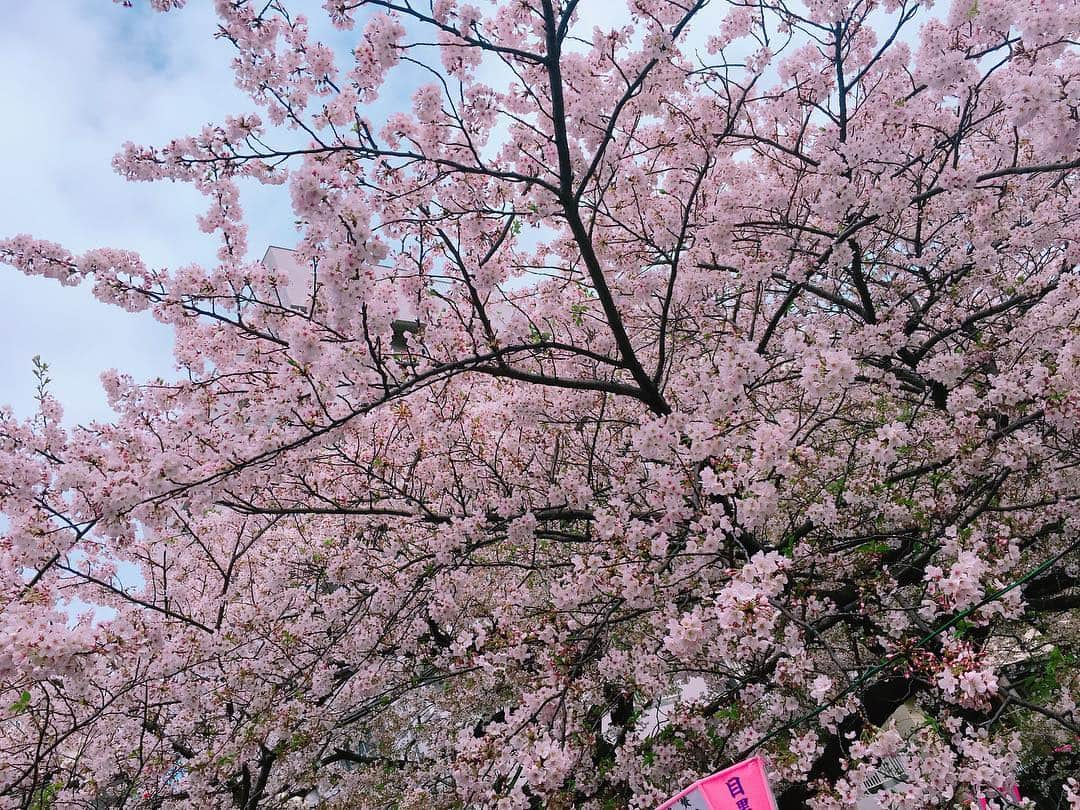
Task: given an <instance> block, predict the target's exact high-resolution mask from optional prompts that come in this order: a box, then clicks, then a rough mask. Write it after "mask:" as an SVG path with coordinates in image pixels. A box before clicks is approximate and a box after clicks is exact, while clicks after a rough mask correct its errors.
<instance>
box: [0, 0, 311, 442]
mask: <svg viewBox="0 0 1080 810" xmlns="http://www.w3.org/2000/svg"><path fill="white" fill-rule="evenodd" d="M210 7H211V4H210V3H208V2H195V3H191V4H190V5H189V6H188V7H187V8H184V9H182V10H181V11H178V12H175V11H174V12H171V13H169V14H154V13H151V12H149V11H146V10H144V9H139V8H136V9H124V8H122V7H121V6H119V5H116V4H113V3H111V2H107V1H106V0H94V1H93V2H89V0H50V2H47V3H44V2H28V3H5V4H4V22H3V25H0V98H2V99H3V100H4V111H5V123H4V126H3V127H0V181H2V192H0V235H3V236H11V235H14V234H18V233H29V234H32V235H33V236H37V237H41V238H45V239H50V240H52V241H55V242H59V243H61V244H63V245H64V246H65V247H67V248H69V249H71V250H73V251H76V252H79V251H82V250H85V249H88V248H94V247H121V248H130V249H134V250H136V251H138V252H139V253H141V254H142V256H143V258H144V259H145V260H146V261H147V262H148V263H149V264H152V265H154V266H166V267H177V266H181V265H184V264H188V263H190V262H192V261H198V262H204V263H212V262H213V260H214V251H215V249H216V244H215V242H214V240H213V239H212V238H211V237H208V236H206V235H205V234H203V233H201V232H200V231H199V230H198V228H197V226H196V225H195V222H194V217H195V215H196V214H197V213H199V212H200V211H202V210H203V209H204V208H205V206H204V203H203V199H202V197H201V196H200V195H199V194H198V193H197V192H195V191H194V190H193V189H192V188H190V187H189V186H186V185H177V184H172V183H129V182H126V181H124V180H122V179H121V178H120V177H119V176H117V175H116V174H115V173H114V172H113V170H112V167H111V165H110V161H111V160H112V157H113V155H114V154H115V153H116V152H117V151H118V150H119V148H120V145H121V144H122V143H123V142H124V141H127V140H132V141H135V142H136V143H146V144H161V143H164V142H166V141H168V140H169V139H171V138H173V137H177V136H180V135H187V134H190V133H193V132H195V131H196V130H197V129H198V127H199V126H201V125H202V124H204V123H209V122H212V121H220V120H221V119H222V118H223V117H224V115H225V114H227V113H232V112H237V111H241V110H246V109H250V102H248V101H247V100H246V98H245V97H244V96H243V95H242V94H241V93H240V92H239V91H238V90H237V89H236V88H235V87H234V86H233V82H232V74H231V72H230V70H229V60H230V58H231V53H230V51H231V46H230V45H229V44H228V43H225V42H222V41H219V40H215V39H213V32H214V28H215V26H214V18H213V15H212V13H211V12H210ZM277 191H278V193H277V194H274V193H273V192H272V191H268V190H260V189H250V190H246V192H247V193H246V194H245V199H244V202H245V204H246V207H247V209H248V211H249V214H250V216H249V225H250V227H251V238H250V242H249V244H250V248H251V251H252V252H253V253H254V252H256V251H258V252H259V253H260V254H261V250H262V249H263V248H264V247H265V246H266V244H268V243H270V242H276V243H278V244H281V243H288V242H289V241H290V240H291V239H293V233H292V227H291V218H290V216H289V213H288V210H287V208H285V207H284V205H283V203H284V202H285V201H286V200H287V195H281V194H280V189H279V190H277ZM283 231H284V233H283ZM0 301H2V302H3V305H4V311H3V317H2V318H0V380H2V384H0V404H5V403H6V404H10V405H12V406H13V407H14V409H15V411H16V413H17V414H19V415H20V416H27V415H29V414H31V413H32V412H33V406H34V403H33V388H34V380H33V377H32V375H31V358H32V357H33V356H34V355H35V354H40V355H41V356H42V359H44V360H45V361H46V362H48V363H49V364H50V366H51V368H52V372H51V375H52V378H53V384H52V388H53V389H54V393H55V394H56V395H57V397H58V398H59V400H60V401H61V402H62V403H63V404H64V406H65V410H66V412H67V418H68V421H69V422H85V421H88V420H90V419H95V418H97V419H101V418H108V416H109V413H110V412H109V410H108V408H107V406H106V404H105V398H104V395H103V393H102V391H101V385H100V383H99V380H98V377H99V375H100V374H101V372H102V371H103V370H105V369H107V368H112V367H115V368H118V369H120V370H121V371H125V372H128V373H131V374H132V375H133V376H134V377H135V378H136V379H146V378H150V377H154V376H158V375H162V376H171V375H172V374H173V364H172V360H171V329H168V328H166V327H164V326H162V325H161V324H159V323H157V322H156V321H154V320H153V318H152V317H150V316H149V315H148V314H144V315H141V316H133V315H131V314H130V313H126V312H123V311H122V310H119V309H117V308H114V307H109V306H106V305H104V304H101V303H99V302H97V301H96V300H95V299H94V298H93V297H92V295H91V294H90V290H89V288H85V289H84V288H78V287H77V288H72V287H61V286H60V285H59V284H57V283H55V282H52V281H50V280H48V279H43V278H27V277H24V276H22V275H21V274H19V273H18V272H16V271H14V270H12V269H11V268H9V267H3V266H0Z"/></svg>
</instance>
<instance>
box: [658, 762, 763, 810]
mask: <svg viewBox="0 0 1080 810" xmlns="http://www.w3.org/2000/svg"><path fill="white" fill-rule="evenodd" d="M657 810H776V801H775V800H774V799H773V795H772V791H771V790H770V789H769V780H768V777H766V776H765V762H764V760H762V759H761V757H753V758H752V759H748V760H746V761H745V762H740V763H739V764H738V765H732V766H731V767H730V768H725V769H724V770H722V771H720V772H719V773H714V774H713V775H712V776H706V777H705V778H704V779H699V780H698V781H697V782H694V784H692V785H691V786H690V787H688V788H687V789H686V790H684V791H682V792H681V793H679V794H678V795H677V796H675V797H674V798H671V799H668V800H667V801H666V802H664V803H663V804H662V805H660V807H658V808H657Z"/></svg>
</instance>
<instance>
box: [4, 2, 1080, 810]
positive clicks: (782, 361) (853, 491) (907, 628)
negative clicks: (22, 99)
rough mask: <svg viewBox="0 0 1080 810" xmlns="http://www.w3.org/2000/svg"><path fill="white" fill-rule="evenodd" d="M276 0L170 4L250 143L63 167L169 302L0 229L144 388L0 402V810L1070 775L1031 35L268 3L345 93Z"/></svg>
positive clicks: (911, 22) (481, 801) (849, 785)
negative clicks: (161, 345) (191, 21)
mask: <svg viewBox="0 0 1080 810" xmlns="http://www.w3.org/2000/svg"><path fill="white" fill-rule="evenodd" d="M182 4H183V3H182V0H154V2H152V3H151V5H153V6H154V7H156V8H158V9H159V10H167V9H169V8H170V7H177V6H181V5H182ZM286 5H287V4H286V2H285V0H270V2H262V1H260V2H249V0H217V1H216V7H217V12H218V14H219V17H220V36H221V37H223V38H224V39H226V40H228V42H230V43H231V44H232V45H233V46H234V48H235V61H234V68H235V75H236V81H237V83H238V85H239V86H240V87H241V88H242V89H243V90H245V91H247V92H248V93H249V94H250V96H251V98H252V100H253V101H254V103H255V104H256V105H257V109H258V110H259V111H260V112H259V114H257V115H256V114H243V115H237V116H236V117H233V118H228V119H226V120H225V121H224V122H222V123H220V124H216V125H211V126H206V127H204V128H202V129H201V130H199V131H198V132H197V133H196V134H194V135H191V136H188V137H182V138H178V139H177V140H174V141H172V142H170V143H168V144H165V145H163V146H138V145H134V144H127V145H125V146H124V147H123V150H122V151H121V153H120V154H119V155H118V156H117V158H116V160H115V165H116V168H117V170H118V171H119V172H120V173H122V174H123V175H125V176H126V177H129V178H130V179H132V180H146V181H153V180H163V179H167V180H173V181H180V182H187V183H191V184H193V185H194V186H195V187H196V188H198V189H199V190H200V191H201V192H202V193H204V194H205V196H206V199H207V202H208V209H207V212H206V214H205V215H204V216H202V217H201V218H200V220H199V226H200V227H201V228H202V229H203V230H204V231H207V232H210V233H214V234H217V235H218V236H219V237H220V250H219V253H218V260H219V263H218V264H217V265H216V266H214V267H200V266H194V265H193V266H188V267H183V268H179V269H171V270H169V269H163V268H151V267H148V266H146V265H145V264H144V263H143V262H142V261H141V260H140V259H139V257H138V256H137V255H135V254H133V253H131V252H128V251H124V250H119V249H102V250H94V251H91V252H89V253H86V254H83V255H73V254H72V253H70V252H68V251H67V250H66V249H64V248H63V247H61V246H59V245H56V244H53V243H51V242H47V241H42V240H40V239H37V238H31V237H28V236H15V237H13V238H9V239H6V240H5V241H3V242H0V258H2V259H3V260H4V261H5V262H6V263H7V264H10V265H12V266H13V267H15V268H17V269H18V270H20V271H22V272H24V273H29V274H36V275H43V276H48V277H50V278H54V279H56V280H57V281H59V282H60V283H62V284H80V283H88V284H92V285H93V288H94V291H95V293H96V295H97V296H98V297H99V298H101V299H102V300H104V301H107V302H111V303H114V304H116V305H118V306H120V307H124V308H125V309H128V310H131V311H139V310H149V311H151V312H152V313H153V314H154V316H156V317H157V318H158V319H159V320H161V321H162V322H164V323H166V324H170V325H171V326H172V327H173V328H174V329H175V332H176V349H175V356H176V362H177V364H178V368H179V369H180V371H181V372H182V374H181V376H180V379H179V381H178V382H174V383H166V382H163V381H160V380H157V381H135V380H132V379H130V378H129V377H126V376H124V375H123V374H120V373H118V372H109V373H107V374H106V375H105V376H104V378H103V379H104V384H105V387H106V390H107V392H108V395H109V397H110V402H111V404H112V406H113V408H114V409H115V413H116V416H115V419H114V421H112V422H110V423H101V424H99V423H94V424H90V425H85V426H80V427H75V428H70V429H69V428H67V427H65V425H64V422H63V416H62V411H61V406H60V404H59V403H58V402H56V401H55V400H54V399H53V398H52V397H51V395H50V394H49V390H48V384H47V382H48V381H47V376H46V369H45V367H44V366H43V365H39V366H38V374H39V380H40V382H41V386H40V389H39V397H38V400H39V406H40V407H39V409H38V412H37V414H36V415H35V416H34V417H33V418H31V419H29V420H25V421H20V420H18V419H16V418H15V417H14V416H13V415H12V413H11V412H10V411H5V412H3V413H2V415H0V499H2V500H0V511H2V512H3V514H4V516H5V517H6V523H5V531H4V535H3V541H2V544H0V554H2V557H3V565H2V566H0V572H2V577H3V580H2V584H0V590H2V593H0V600H2V605H3V607H2V613H0V616H2V620H0V704H2V705H0V711H2V712H3V721H2V723H0V797H2V802H3V806H10V807H22V808H29V807H36V808H44V807H89V806H94V807H121V806H123V807H187V806H190V807H236V808H246V809H247V810H254V808H267V807H284V806H289V804H290V802H295V803H299V802H301V801H306V802H309V803H318V804H320V806H325V807H342V808H356V807H410V806H424V807H428V806H430V807H499V808H532V807H552V808H560V807H561V808H568V807H585V808H597V809H599V808H615V807H620V808H621V807H635V808H648V807H654V806H655V805H656V804H658V803H659V802H660V801H661V800H663V799H664V798H665V797H667V796H669V795H671V794H672V793H674V792H675V791H676V790H678V789H679V788H680V787H682V786H683V785H684V784H687V783H689V782H691V781H693V780H694V779H695V778H698V777H700V776H702V775H704V774H706V773H709V772H711V771H714V770H717V769H719V768H721V767H725V766H727V765H729V764H731V763H732V762H734V761H737V760H739V759H741V758H744V757H746V756H748V755H749V754H750V753H752V752H757V753H761V754H763V755H764V756H766V757H767V758H768V761H769V762H770V768H771V774H772V778H773V780H774V784H775V786H776V789H777V794H778V799H779V803H780V805H781V806H782V807H784V808H796V807H811V808H818V809H819V810H826V808H840V807H852V806H854V803H855V801H856V800H857V799H858V797H859V796H860V795H861V793H862V791H863V784H864V782H865V781H866V779H867V778H868V777H870V776H871V775H872V774H873V773H874V772H875V770H876V769H877V768H878V767H879V766H880V764H881V762H882V761H883V760H884V759H887V758H892V759H893V760H895V761H896V762H899V763H900V764H901V765H902V767H903V769H904V771H905V774H906V775H905V777H904V781H902V782H900V783H899V784H897V785H896V786H894V788H893V790H892V792H889V793H880V794H877V796H878V800H879V802H880V804H881V806H883V807H909V808H910V807H920V808H922V807H961V806H968V805H967V804H965V802H968V801H970V800H971V799H973V798H975V797H976V796H978V795H981V794H982V793H984V792H985V793H992V788H995V787H998V786H1002V785H1011V784H1013V783H1014V782H1016V781H1017V780H1018V779H1019V781H1020V782H1021V785H1023V779H1024V777H1023V775H1022V774H1021V775H1020V776H1019V777H1018V776H1017V774H1018V771H1020V770H1021V766H1022V765H1023V764H1025V763H1027V762H1028V761H1029V760H1030V759H1031V757H1033V756H1036V755H1037V753H1038V750H1042V749H1043V748H1046V747H1047V746H1049V747H1054V746H1059V747H1060V746H1063V745H1069V744H1070V742H1071V741H1075V739H1076V737H1077V735H1078V733H1080V712H1078V711H1077V709H1076V705H1077V700H1080V675H1078V670H1080V667H1077V665H1076V662H1077V657H1076V656H1077V654H1078V648H1077V638H1078V636H1080V633H1078V632H1077V630H1076V627H1077V623H1076V622H1077V609H1078V608H1080V595H1078V591H1077V586H1078V584H1080V476H1078V475H1077V473H1076V470H1077V465H1078V464H1080V274H1078V262H1080V241H1078V235H1080V197H1078V194H1077V193H1074V190H1073V189H1074V186H1075V185H1077V184H1080V52H1078V50H1077V44H1078V43H1077V41H1076V32H1077V31H1080V4H1078V3H1076V2H1073V1H1072V0H1064V1H1063V2H1056V3H1055V2H1045V0H978V2H975V0H957V2H955V3H954V4H953V5H951V6H948V7H941V6H940V5H938V6H934V7H930V6H931V4H930V3H925V4H916V3H914V2H910V0H903V1H902V2H901V1H900V0H881V2H878V1H877V0H849V1H848V2H824V0H807V2H805V3H802V4H796V3H788V2H785V0H734V1H733V2H729V3H727V4H726V5H725V4H723V3H721V2H719V0H713V2H709V0H679V1H678V2H676V0H629V2H628V3H626V5H625V6H621V5H620V6H618V7H616V4H615V3H610V4H609V3H608V2H606V0H605V2H604V3H598V2H596V1H595V0H593V1H591V2H578V0H503V1H502V2H498V3H480V2H477V4H476V5H470V4H467V3H463V2H458V0H432V2H424V1H423V0H367V1H366V2H363V1H362V0H354V1H353V2H350V1H349V0H328V2H326V3H325V7H324V9H325V10H324V11H323V10H319V9H318V8H317V7H316V8H308V9H307V10H308V11H309V12H312V13H327V14H329V16H330V19H331V20H332V22H333V23H334V24H335V25H336V26H337V27H338V28H339V29H341V30H342V31H343V32H352V33H351V34H350V35H349V36H350V37H351V41H352V42H354V43H355V49H354V50H352V51H350V52H347V53H341V52H340V49H334V48H332V47H331V46H329V45H327V44H324V43H321V42H319V41H317V40H316V39H315V38H314V37H313V36H312V35H311V34H310V32H309V25H308V20H307V19H306V18H305V17H304V16H301V15H300V14H299V13H297V9H294V8H290V9H287V8H286V7H285V6H286ZM288 5H290V6H292V5H293V4H288ZM116 13H124V12H123V11H122V10H120V9H118V10H117V12H116ZM589 15H592V16H589ZM388 82H390V83H389V84H388ZM403 86H407V87H410V88H415V91H414V92H412V91H410V92H411V98H402V99H400V100H397V102H396V103H395V104H394V106H395V108H396V111H395V112H393V113H392V114H390V115H389V116H387V117H385V118H384V119H378V120H376V119H375V118H373V117H372V116H373V115H374V114H373V112H372V110H373V107H374V102H375V101H376V100H377V99H379V98H380V94H383V95H384V96H385V95H386V94H387V93H389V92H391V90H393V89H394V88H400V87H403ZM383 100H384V101H385V99H383ZM250 182H258V183H262V184H268V185H282V186H285V187H286V188H287V190H288V191H287V193H288V194H289V195H290V197H291V203H292V208H293V210H294V212H295V217H296V219H297V223H298V235H297V237H296V238H297V249H296V256H297V257H298V260H299V261H300V263H301V265H302V266H303V267H305V268H307V270H308V271H309V272H310V278H309V281H310V284H309V285H308V286H309V292H308V295H307V298H306V300H305V301H300V302H298V301H295V300H289V299H288V297H287V296H286V295H285V294H284V290H285V287H286V285H287V283H288V281H289V279H286V278H283V277H282V276H281V274H280V273H277V272H275V271H272V270H269V269H268V268H267V267H266V266H264V265H262V264H260V263H258V262H253V261H250V260H249V259H248V250H247V245H246V243H245V226H244V222H243V212H242V210H241V206H240V194H241V186H242V184H244V183H250ZM282 193H285V190H284V189H282ZM403 317H407V319H408V320H409V321H411V323H410V324H408V328H406V329H403V328H401V323H402V318H403ZM125 564H126V565H127V566H135V567H137V570H138V572H139V576H138V577H132V576H131V575H130V574H124V571H125V570H129V569H125V568H124V565H125ZM74 600H81V602H75V601H74ZM73 604H87V605H90V606H92V609H87V610H86V611H85V612H83V613H79V612H78V611H77V609H75V608H73V607H72V605H73ZM905 704H907V705H908V706H909V707H915V708H916V709H917V711H918V716H920V717H922V718H924V722H922V723H920V724H918V725H917V727H916V728H915V729H914V730H909V731H908V732H901V730H899V729H898V728H897V727H896V726H895V724H893V723H890V722H888V719H889V717H890V716H891V715H893V713H894V711H895V710H896V709H897V708H899V707H901V706H903V705H905ZM1036 726H1037V728H1039V729H1040V731H1039V733H1038V734H1036V735H1033V734H1032V733H1031V732H1030V729H1031V728H1033V727H1036ZM1022 789H1023V788H1022ZM1078 791H1080V788H1077V786H1076V784H1075V782H1073V783H1070V785H1067V786H1065V787H1062V789H1061V793H1062V801H1071V802H1072V806H1073V807H1080V798H1078ZM1064 794H1067V796H1065V795H1064ZM994 795H996V794H994ZM998 801H999V803H1000V800H998ZM999 806H1000V804H999Z"/></svg>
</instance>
